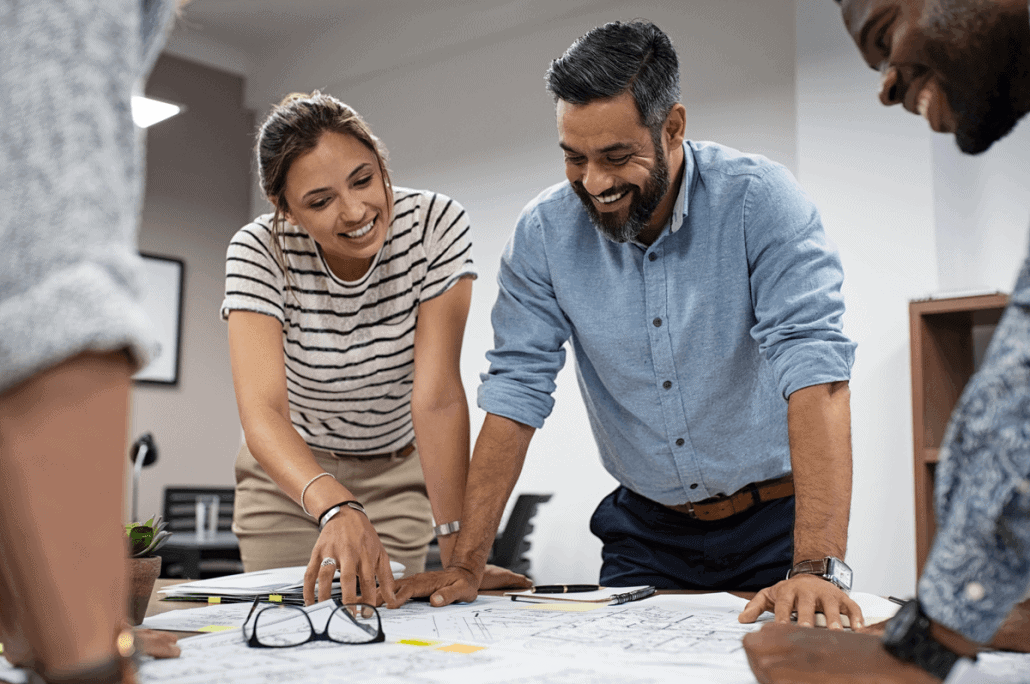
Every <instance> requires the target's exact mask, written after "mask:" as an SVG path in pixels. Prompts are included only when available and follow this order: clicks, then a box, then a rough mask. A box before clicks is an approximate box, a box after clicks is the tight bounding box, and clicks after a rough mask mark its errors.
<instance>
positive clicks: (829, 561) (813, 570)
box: [787, 556, 852, 593]
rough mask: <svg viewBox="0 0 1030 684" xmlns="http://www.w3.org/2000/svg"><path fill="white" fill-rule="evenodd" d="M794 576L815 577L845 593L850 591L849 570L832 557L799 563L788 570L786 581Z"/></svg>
mask: <svg viewBox="0 0 1030 684" xmlns="http://www.w3.org/2000/svg"><path fill="white" fill-rule="evenodd" d="M794 575H815V576H816V577H822V578H823V579H824V580H826V581H827V582H831V583H833V584H834V585H836V586H837V588H839V589H840V590H841V591H843V592H845V593H847V592H849V591H851V577H852V573H851V568H849V567H848V565H847V563H845V562H844V561H842V560H841V559H840V558H834V557H833V556H827V557H826V558H819V559H817V560H805V561H801V562H800V563H798V564H797V565H795V566H794V567H792V568H791V569H790V572H788V573H787V579H790V578H791V577H793V576H794Z"/></svg>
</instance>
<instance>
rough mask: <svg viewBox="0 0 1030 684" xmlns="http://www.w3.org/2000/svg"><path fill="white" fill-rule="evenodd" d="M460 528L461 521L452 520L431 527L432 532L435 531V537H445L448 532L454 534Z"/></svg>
mask: <svg viewBox="0 0 1030 684" xmlns="http://www.w3.org/2000/svg"><path fill="white" fill-rule="evenodd" d="M460 529H461V521H458V520H454V521H452V522H449V523H443V524H441V525H437V526H436V527H434V528H433V532H435V533H436V536H437V537H446V536H447V535H449V534H454V533H455V532H457V531H458V530H460Z"/></svg>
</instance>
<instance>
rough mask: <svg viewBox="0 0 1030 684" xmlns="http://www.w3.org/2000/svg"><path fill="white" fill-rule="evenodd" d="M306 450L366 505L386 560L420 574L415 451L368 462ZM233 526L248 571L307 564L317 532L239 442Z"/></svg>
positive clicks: (422, 512)
mask: <svg viewBox="0 0 1030 684" xmlns="http://www.w3.org/2000/svg"><path fill="white" fill-rule="evenodd" d="M311 452H312V453H313V454H314V456H315V460H316V461H318V464H319V465H320V466H321V467H322V468H323V469H324V470H325V471H326V472H327V473H330V474H331V475H332V476H333V477H335V478H336V479H337V480H338V481H339V482H340V483H341V484H343V485H345V486H346V487H347V489H349V490H350V491H351V492H352V493H353V494H354V498H355V499H357V500H358V501H360V502H361V503H362V505H363V506H364V507H365V512H366V513H368V519H369V520H370V521H371V522H372V526H373V527H375V530H376V532H377V533H378V534H379V539H380V541H382V543H383V547H384V548H385V549H386V552H387V553H388V554H389V555H390V560H392V561H396V562H397V563H401V564H402V565H404V574H405V576H407V575H413V574H415V573H417V572H422V570H423V569H424V568H425V564H426V550H427V548H428V545H429V542H430V540H432V538H433V522H432V520H433V514H432V509H431V508H430V506H429V497H428V496H427V495H426V483H425V480H424V478H423V476H422V465H421V463H420V462H419V458H418V449H415V450H414V451H413V452H412V453H411V454H409V455H408V456H407V457H405V458H399V459H397V458H377V459H368V460H360V459H356V458H340V457H337V456H334V455H332V454H331V453H329V452H326V451H319V450H317V449H312V450H311ZM232 531H233V532H234V533H235V534H236V536H237V537H238V538H239V540H240V556H241V558H242V559H243V568H244V570H246V571H247V572H252V571H254V570H267V569H269V568H283V567H291V566H296V565H307V564H308V562H309V561H310V560H311V550H312V548H314V546H315V540H317V539H318V534H319V532H318V521H317V520H315V519H314V518H312V517H311V516H309V515H305V514H304V511H303V510H301V507H300V506H299V505H298V504H296V503H294V501H293V499H291V498H290V497H288V496H287V495H286V494H285V493H284V492H283V491H282V490H281V489H280V488H279V485H277V484H276V483H275V482H273V481H272V478H270V477H269V476H268V475H267V474H266V473H265V471H264V470H263V469H262V468H261V466H260V465H259V464H258V462H257V460H255V458H254V456H253V455H252V454H251V453H250V450H249V449H248V448H247V445H246V444H245V443H244V444H242V445H241V446H240V451H239V453H238V454H237V455H236V502H235V505H234V511H233V522H232Z"/></svg>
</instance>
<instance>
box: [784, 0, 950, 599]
mask: <svg viewBox="0 0 1030 684" xmlns="http://www.w3.org/2000/svg"><path fill="white" fill-rule="evenodd" d="M878 88H879V79H878V77H877V75H876V74H874V73H873V72H871V71H870V70H869V68H868V67H867V66H866V65H865V63H864V62H863V61H862V60H861V59H860V57H859V55H858V51H857V50H856V49H855V47H854V45H853V44H852V42H851V40H850V38H849V37H848V36H847V34H846V32H845V31H844V26H843V23H842V22H841V18H840V11H839V9H838V7H837V5H836V4H834V3H833V2H829V1H828V0H827V1H826V2H821V1H819V2H813V1H812V0H797V102H798V105H797V111H798V166H799V169H800V180H801V184H802V185H803V186H804V187H805V188H806V190H807V191H808V192H809V193H810V194H811V195H812V197H813V199H814V200H815V203H816V205H818V206H819V209H820V211H821V212H822V215H823V219H824V222H825V224H826V229H827V232H828V233H829V235H830V237H831V238H832V239H833V240H834V241H835V242H836V243H837V245H838V246H839V247H840V251H841V258H842V259H843V263H844V272H845V283H844V292H845V297H846V301H847V307H848V308H847V314H846V315H845V329H846V331H847V333H848V334H849V335H850V336H851V337H852V338H853V339H855V340H856V341H857V342H858V345H859V346H858V352H857V356H856V361H855V367H854V371H853V375H852V381H851V392H852V402H851V407H852V432H853V438H852V442H853V448H854V464H855V470H854V472H855V475H854V494H853V501H852V507H851V528H850V541H849V550H848V562H849V563H850V565H851V566H852V568H853V569H854V570H855V587H856V588H857V589H859V590H862V591H868V592H872V593H876V594H881V595H888V594H893V595H898V596H904V595H911V594H912V593H914V591H915V532H914V522H913V521H914V508H913V467H912V405H911V380H910V373H909V351H908V350H909V347H908V308H907V305H908V300H909V299H912V298H916V297H921V296H925V295H926V294H928V293H930V292H933V291H935V290H936V289H937V288H938V285H937V258H936V257H937V252H936V249H935V233H934V211H933V209H934V204H933V172H932V168H931V162H932V155H931V142H930V137H931V134H930V132H929V130H928V128H927V127H926V122H925V121H923V120H922V119H921V118H917V117H914V116H912V115H910V114H908V113H907V112H905V111H904V110H902V109H901V108H900V107H895V108H891V109H887V108H884V107H883V106H881V105H880V103H879V101H878V100H877V98H876V92H877V90H878Z"/></svg>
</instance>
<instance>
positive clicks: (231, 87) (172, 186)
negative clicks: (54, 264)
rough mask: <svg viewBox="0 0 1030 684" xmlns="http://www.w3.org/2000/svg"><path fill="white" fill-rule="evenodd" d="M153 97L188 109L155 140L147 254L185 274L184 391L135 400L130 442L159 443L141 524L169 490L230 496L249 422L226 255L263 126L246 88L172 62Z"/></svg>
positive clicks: (243, 212) (161, 391)
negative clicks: (225, 315)
mask: <svg viewBox="0 0 1030 684" xmlns="http://www.w3.org/2000/svg"><path fill="white" fill-rule="evenodd" d="M146 92H147V94H148V95H151V96H153V97H157V98H159V99H164V100H167V101H170V102H176V103H179V104H183V105H185V106H186V111H185V112H183V113H181V114H179V115H177V116H175V117H173V118H171V119H168V120H167V121H162V122H161V123H159V124H157V125H156V126H153V127H151V128H149V129H147V133H146V135H147V177H146V196H145V200H144V209H143V215H142V217H141V221H140V234H139V243H140V249H142V250H144V251H148V252H153V253H155V254H160V255H167V256H173V257H177V258H179V259H182V260H183V261H184V262H185V270H186V285H185V302H184V306H183V311H182V338H181V339H182V349H181V363H180V368H179V382H178V385H176V386H174V387H173V386H168V385H135V386H134V387H133V392H132V409H131V411H132V424H131V435H132V437H133V438H135V437H136V436H138V435H140V434H141V433H143V432H151V433H153V435H154V440H155V442H156V444H157V447H158V454H159V456H158V460H157V462H156V463H155V464H154V465H153V466H151V467H148V468H146V469H145V470H144V471H143V475H142V485H141V487H140V496H139V513H140V515H141V516H144V517H149V516H150V515H151V514H153V513H155V512H157V513H159V512H161V506H162V494H163V491H164V487H166V486H170V485H194V486H205V485H206V486H230V487H231V486H232V485H233V469H232V464H233V458H234V457H235V455H236V451H237V450H238V449H239V444H240V422H239V417H238V414H237V411H236V397H235V395H234V393H233V386H232V373H231V371H230V368H229V345H228V340H227V333H226V325H225V323H223V322H222V321H221V320H220V319H219V316H218V313H219V312H218V309H219V306H220V305H221V303H222V298H223V296H224V295H223V293H224V291H225V250H226V248H227V246H228V244H229V240H230V238H232V236H233V234H234V233H235V232H236V231H237V229H239V227H240V226H242V225H243V224H244V223H246V221H247V220H248V216H247V214H248V207H249V200H250V186H251V181H250V177H249V176H250V174H249V171H250V146H251V139H250V135H251V133H250V132H251V130H252V129H253V125H254V119H253V115H252V114H251V113H250V112H248V111H246V110H244V109H243V107H242V97H243V80H242V79H241V78H240V77H238V76H234V75H231V74H228V73H226V72H224V71H220V70H215V69H211V68H208V67H205V66H202V65H199V64H196V63H194V62H191V61H186V60H183V59H179V58H176V57H172V56H169V55H167V54H164V55H162V56H161V58H160V59H159V60H158V62H157V64H156V65H155V67H154V71H153V72H152V73H151V75H150V80H149V81H148V83H147V89H146ZM127 465H128V464H127ZM127 505H129V506H131V504H127Z"/></svg>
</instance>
